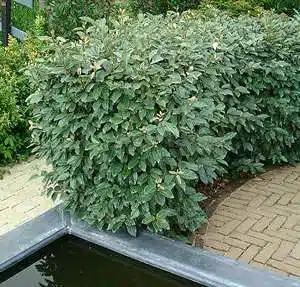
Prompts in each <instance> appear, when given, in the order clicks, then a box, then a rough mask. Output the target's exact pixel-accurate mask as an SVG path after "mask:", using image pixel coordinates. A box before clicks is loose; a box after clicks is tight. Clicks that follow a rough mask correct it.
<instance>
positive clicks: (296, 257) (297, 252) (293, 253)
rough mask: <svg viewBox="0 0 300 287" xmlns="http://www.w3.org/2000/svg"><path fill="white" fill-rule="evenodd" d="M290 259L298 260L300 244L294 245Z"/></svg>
mask: <svg viewBox="0 0 300 287" xmlns="http://www.w3.org/2000/svg"><path fill="white" fill-rule="evenodd" d="M291 257H293V258H295V259H298V260H300V242H298V243H297V244H296V246H295V247H294V249H293V251H292V252H291Z"/></svg>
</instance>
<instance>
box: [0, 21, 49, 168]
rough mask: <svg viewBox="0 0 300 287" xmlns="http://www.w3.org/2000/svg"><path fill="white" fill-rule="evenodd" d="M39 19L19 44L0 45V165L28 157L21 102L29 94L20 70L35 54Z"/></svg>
mask: <svg viewBox="0 0 300 287" xmlns="http://www.w3.org/2000/svg"><path fill="white" fill-rule="evenodd" d="M42 26H43V20H42V19H41V18H37V19H36V21H35V28H34V29H32V30H31V32H30V33H29V39H28V40H27V41H26V42H25V43H24V44H20V43H18V41H17V40H16V39H12V38H11V39H10V41H9V46H8V47H7V48H3V47H2V46H0V67H1V73H0V164H3V163H7V162H9V161H12V160H15V159H22V158H24V157H26V156H28V155H29V152H30V149H29V145H30V134H31V132H30V130H29V126H30V125H29V120H30V119H31V109H30V108H29V106H28V105H27V103H26V102H25V100H26V98H27V97H28V96H29V95H30V93H31V91H30V88H29V83H28V79H27V77H26V76H25V75H24V69H25V68H26V67H27V64H28V63H29V62H33V61H34V59H35V57H36V56H37V54H38V51H39V41H38V40H37V36H38V35H40V34H41V33H42V30H41V27H42Z"/></svg>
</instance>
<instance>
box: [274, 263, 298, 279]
mask: <svg viewBox="0 0 300 287" xmlns="http://www.w3.org/2000/svg"><path fill="white" fill-rule="evenodd" d="M268 265H270V266H272V267H275V268H277V269H280V270H282V271H283V272H286V273H288V274H292V275H295V276H300V268H298V267H295V266H293V265H290V264H286V263H284V262H281V261H277V260H274V259H270V260H269V261H268Z"/></svg>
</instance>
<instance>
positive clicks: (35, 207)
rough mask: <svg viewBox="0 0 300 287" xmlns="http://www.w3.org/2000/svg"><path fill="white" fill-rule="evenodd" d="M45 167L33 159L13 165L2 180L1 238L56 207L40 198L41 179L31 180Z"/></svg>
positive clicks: (0, 206)
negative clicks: (2, 235)
mask: <svg viewBox="0 0 300 287" xmlns="http://www.w3.org/2000/svg"><path fill="white" fill-rule="evenodd" d="M45 167H46V166H45V164H44V163H43V162H42V161H41V160H39V159H34V158H31V159H30V160H28V161H26V162H22V163H21V164H17V165H15V166H13V167H12V168H11V169H10V173H9V174H5V175H4V178H3V180H0V236H1V234H3V233H6V232H8V231H9V230H12V229H14V228H15V227H17V226H18V225H21V224H22V223H24V222H26V221H29V220H30V219H32V218H34V217H36V216H38V215H40V214H42V213H44V212H45V211H47V210H48V209H50V208H51V207H52V206H53V203H52V202H51V201H50V200H49V199H47V198H46V197H44V196H42V195H41V191H42V189H43V184H42V181H41V178H35V179H32V176H33V175H35V174H39V172H40V171H41V170H42V169H44V168H45Z"/></svg>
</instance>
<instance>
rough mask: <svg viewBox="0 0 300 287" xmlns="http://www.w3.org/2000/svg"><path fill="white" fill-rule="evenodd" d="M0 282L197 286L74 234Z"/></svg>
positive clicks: (53, 286) (16, 285) (68, 286)
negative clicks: (95, 245) (90, 242)
mask: <svg viewBox="0 0 300 287" xmlns="http://www.w3.org/2000/svg"><path fill="white" fill-rule="evenodd" d="M0 282H1V281H0ZM0 286H1V287H98V286H99V287H123V286H125V287H126V286H130V287H135V286H136V287H137V286H142V287H184V286H189V287H194V286H198V287H199V285H197V284H194V283H191V282H187V281H184V280H181V279H179V278H177V277H174V276H171V275H169V274H167V273H164V272H162V271H159V270H156V269H155V270H154V269H153V268H150V267H147V266H144V265H141V264H139V263H136V262H134V261H132V260H129V259H127V258H124V257H122V256H119V255H117V254H115V253H112V252H109V251H107V250H104V249H102V248H98V247H97V248H95V247H94V246H91V245H90V244H88V243H86V242H83V241H80V240H77V239H74V238H72V239H65V240H64V241H61V242H59V243H56V244H54V245H52V246H51V248H49V249H48V250H47V252H46V254H44V255H43V256H42V258H40V259H39V260H36V261H35V263H33V264H31V265H30V266H27V268H25V269H24V270H22V271H21V272H19V273H17V274H15V275H14V276H13V277H12V278H10V279H8V280H7V281H5V282H3V283H2V284H0Z"/></svg>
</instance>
